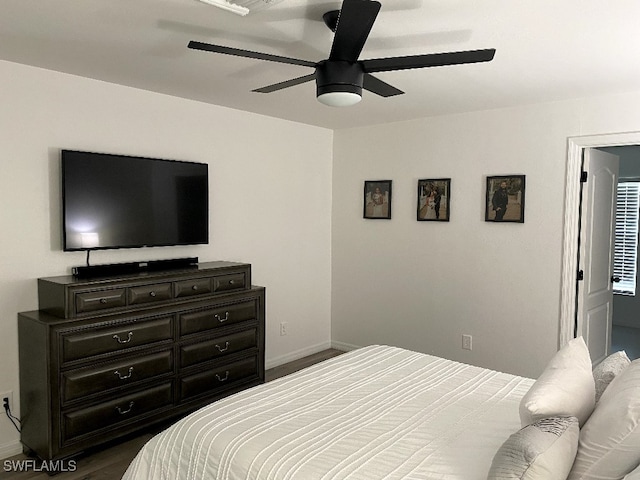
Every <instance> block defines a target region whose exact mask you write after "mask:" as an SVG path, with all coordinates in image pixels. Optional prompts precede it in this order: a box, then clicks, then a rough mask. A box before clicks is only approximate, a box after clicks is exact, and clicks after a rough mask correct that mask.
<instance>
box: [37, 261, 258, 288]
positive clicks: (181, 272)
mask: <svg viewBox="0 0 640 480" xmlns="http://www.w3.org/2000/svg"><path fill="white" fill-rule="evenodd" d="M249 266H250V264H248V263H240V262H229V261H215V262H203V263H198V264H195V265H190V266H189V267H186V268H176V269H169V270H155V271H143V272H136V273H130V274H124V275H117V276H100V277H90V278H81V277H76V276H74V275H60V276H55V277H44V278H40V279H38V280H39V281H45V282H50V283H57V284H60V285H67V286H73V285H84V284H87V283H91V284H96V283H101V282H104V283H108V282H113V281H123V280H124V281H127V280H144V279H155V278H163V277H179V276H188V275H192V274H194V273H215V271H216V270H219V271H220V272H221V273H224V271H225V270H229V269H234V268H243V267H244V268H246V267H249Z"/></svg>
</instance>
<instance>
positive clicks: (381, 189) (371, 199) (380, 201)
mask: <svg viewBox="0 0 640 480" xmlns="http://www.w3.org/2000/svg"><path fill="white" fill-rule="evenodd" d="M391 183H392V182H391V180H365V182H364V201H363V204H364V208H363V217H364V218H369V219H373V220H390V219H391Z"/></svg>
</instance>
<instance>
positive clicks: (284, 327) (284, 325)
mask: <svg viewBox="0 0 640 480" xmlns="http://www.w3.org/2000/svg"><path fill="white" fill-rule="evenodd" d="M288 329H289V324H288V323H287V322H280V336H281V337H284V336H285V335H286V334H287V330H288Z"/></svg>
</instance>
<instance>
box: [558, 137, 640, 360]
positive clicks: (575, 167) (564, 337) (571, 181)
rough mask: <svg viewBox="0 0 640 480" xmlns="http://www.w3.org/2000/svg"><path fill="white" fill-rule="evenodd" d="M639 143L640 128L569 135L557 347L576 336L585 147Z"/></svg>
mask: <svg viewBox="0 0 640 480" xmlns="http://www.w3.org/2000/svg"><path fill="white" fill-rule="evenodd" d="M622 145H640V132H628V133H614V134H606V135H587V136H583V137H569V139H568V146H567V148H568V152H567V172H566V179H565V200H564V237H563V244H562V280H561V281H562V284H561V292H560V329H559V335H558V348H560V347H562V346H563V345H565V344H566V343H567V342H568V341H569V340H571V339H572V338H573V329H574V320H575V312H576V276H577V274H578V238H579V233H580V232H579V230H578V221H579V219H580V168H581V166H582V152H583V150H584V149H585V148H594V147H618V146H622Z"/></svg>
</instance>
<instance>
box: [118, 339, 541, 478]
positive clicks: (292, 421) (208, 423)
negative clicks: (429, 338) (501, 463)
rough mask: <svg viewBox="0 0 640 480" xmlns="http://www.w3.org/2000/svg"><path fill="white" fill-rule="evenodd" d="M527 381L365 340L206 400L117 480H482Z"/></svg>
mask: <svg viewBox="0 0 640 480" xmlns="http://www.w3.org/2000/svg"><path fill="white" fill-rule="evenodd" d="M532 384H533V380H532V379H527V378H523V377H517V376H514V375H509V374H506V373H501V372H496V371H493V370H487V369H483V368H479V367H475V366H471V365H466V364H462V363H458V362H454V361H451V360H446V359H443V358H438V357H434V356H431V355H425V354H421V353H416V352H411V351H408V350H403V349H400V348H395V347H388V346H379V345H377V346H370V347H365V348H361V349H358V350H354V351H352V352H349V353H345V354H343V355H340V356H338V357H335V358H332V359H330V360H327V361H325V362H322V363H320V364H317V365H314V366H312V367H309V368H307V369H305V370H302V371H300V372H297V373H294V374H292V375H289V376H286V377H283V378H280V379H278V380H275V381H273V382H269V383H266V384H263V385H260V386H257V387H254V388H251V389H249V390H245V391H242V392H240V393H237V394H235V395H232V396H230V397H227V398H225V399H222V400H219V401H217V402H214V403H212V404H210V405H208V406H206V407H204V408H202V409H200V410H198V411H196V412H194V413H193V414H191V415H189V416H187V417H185V418H184V419H182V420H180V421H178V422H177V423H176V424H174V425H173V426H171V427H169V428H168V429H167V430H165V431H163V432H162V433H160V434H158V435H157V436H155V437H154V438H152V439H151V440H150V441H149V442H148V443H147V444H146V445H145V446H144V447H143V448H142V449H141V451H140V452H139V454H138V455H137V456H136V458H135V459H134V460H133V462H132V463H131V465H130V466H129V468H128V470H127V471H126V473H125V475H124V477H123V478H124V479H125V480H142V479H145V480H152V479H153V480H163V479H166V480H192V479H193V480H203V479H221V480H240V479H243V480H244V479H261V480H263V479H264V480H268V479H273V480H284V479H296V480H314V479H318V480H319V479H323V480H328V479H332V480H335V479H349V480H360V479H361V480H374V479H416V480H418V479H420V480H427V479H428V480H436V479H449V480H457V479H460V480H475V479H478V480H485V479H486V477H487V473H488V471H489V467H490V465H491V460H492V458H493V456H494V454H495V452H496V451H497V449H498V448H499V447H500V445H501V444H502V443H503V442H504V441H505V440H506V439H507V438H508V437H509V435H511V434H512V433H514V432H515V431H517V430H518V429H519V428H520V419H519V416H518V405H519V402H520V399H521V398H522V396H523V395H524V394H525V393H526V392H527V391H528V389H529V387H530V386H531V385H532Z"/></svg>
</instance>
